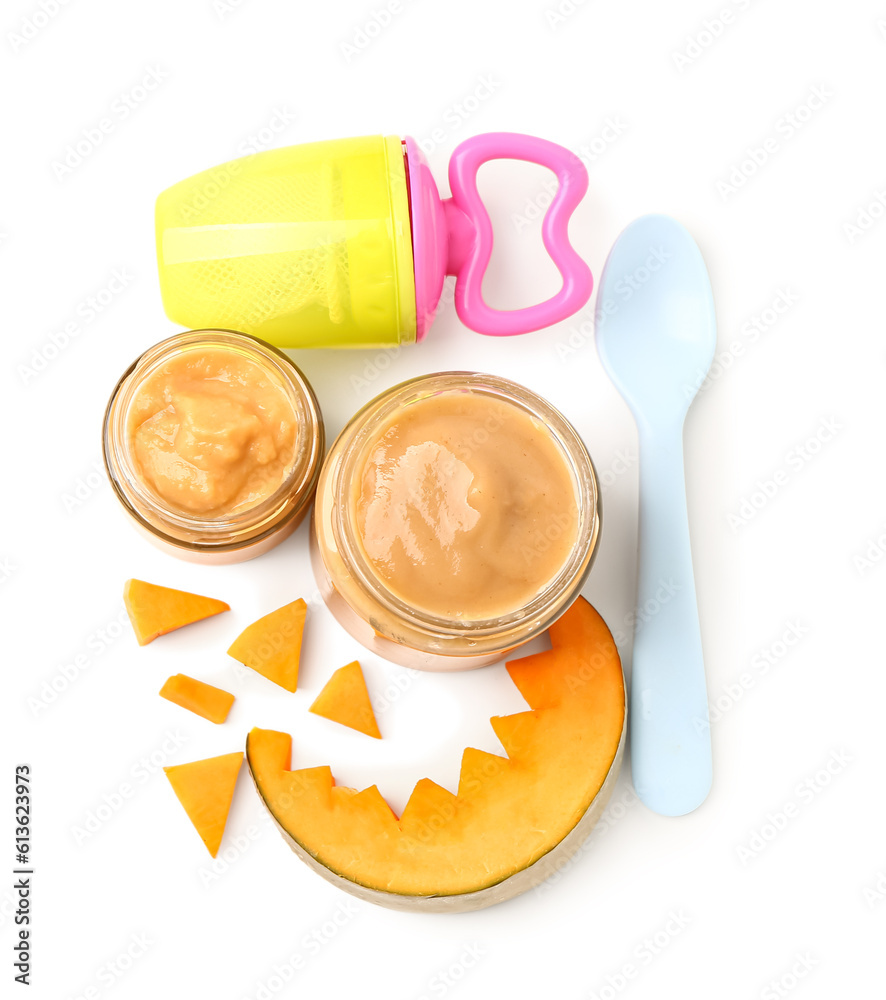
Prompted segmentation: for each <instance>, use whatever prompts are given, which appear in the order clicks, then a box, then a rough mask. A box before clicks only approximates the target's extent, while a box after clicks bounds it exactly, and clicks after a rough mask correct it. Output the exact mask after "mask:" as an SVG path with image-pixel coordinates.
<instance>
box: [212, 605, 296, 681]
mask: <svg viewBox="0 0 886 1000" xmlns="http://www.w3.org/2000/svg"><path fill="white" fill-rule="evenodd" d="M307 613H308V606H307V604H305V602H304V601H303V600H301V599H299V600H297V601H293V602H292V603H291V604H287V605H286V606H285V607H283V608H278V609H277V610H276V611H272V612H271V613H270V614H269V615H265V616H264V618H259V620H258V621H256V622H253V623H252V624H251V625H250V626H248V627H247V628H245V629H244V630H243V631H242V632H241V633H240V635H238V636H237V638H236V639H235V640H234V641H233V642H232V643H231V647H230V649H229V650H228V655H229V656H233V657H234V659H235V660H239V661H240V662H241V663H242V664H244V666H247V667H251V668H252V669H253V670H256V671H258V673H260V674H261V675H262V676H263V677H267V678H268V680H269V681H273V682H274V683H275V684H279V685H280V687H282V688H285V689H286V690H287V691H294V690H295V689H296V687H297V686H298V662H299V657H300V656H301V640H302V635H303V633H304V628H305V616H306V615H307Z"/></svg>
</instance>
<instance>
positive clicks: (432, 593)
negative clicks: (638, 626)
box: [352, 392, 578, 621]
mask: <svg viewBox="0 0 886 1000" xmlns="http://www.w3.org/2000/svg"><path fill="white" fill-rule="evenodd" d="M364 453H365V460H364V461H363V464H362V473H361V475H359V476H358V477H357V482H356V483H355V484H354V493H353V494H352V516H353V518H354V523H355V525H356V528H357V534H358V537H359V538H360V541H361V543H362V547H363V549H364V552H365V556H366V558H367V561H368V563H369V565H370V567H371V569H372V570H373V571H374V572H375V573H376V574H377V575H378V576H379V577H380V578H381V580H383V581H384V583H385V585H386V587H387V588H388V589H389V590H390V591H391V592H392V593H393V594H394V595H395V596H397V597H398V598H399V599H400V600H402V601H403V602H404V603H406V604H409V605H411V606H412V607H415V608H420V609H422V610H424V611H425V612H427V613H429V614H431V615H436V616H440V617H446V618H458V619H467V620H473V621H480V620H488V619H492V618H498V617H501V616H503V615H507V614H509V613H511V612H514V611H516V610H517V609H519V608H523V607H524V606H525V605H526V604H528V603H529V602H530V601H531V600H532V599H533V598H534V597H535V595H536V594H538V593H540V592H541V591H542V590H543V589H544V588H545V586H546V585H547V584H549V583H550V581H551V580H552V579H553V578H554V577H555V576H556V575H557V573H558V572H559V570H560V569H561V568H562V567H563V565H564V564H565V563H566V561H567V560H568V558H569V555H570V553H571V551H572V548H573V546H574V544H575V542H576V539H577V535H578V509H577V504H576V498H575V487H574V485H573V479H572V474H571V472H570V469H569V466H568V464H567V461H566V459H565V457H564V455H563V452H562V450H561V448H560V446H559V445H558V443H557V442H556V441H555V440H554V438H553V437H552V435H551V434H550V432H549V431H548V430H547V428H546V427H545V426H544V425H543V424H541V423H540V422H539V421H537V420H535V419H534V418H533V417H531V416H530V415H529V414H528V413H526V412H525V411H524V410H522V409H521V408H520V407H518V406H516V405H514V404H512V403H509V402H504V401H502V400H499V399H496V398H494V397H491V396H488V395H485V394H475V393H469V392H449V393H438V394H435V395H432V396H427V397H424V398H421V399H419V400H416V401H414V402H412V403H410V404H409V405H407V406H405V407H403V408H402V409H401V410H399V411H397V412H396V413H395V414H394V415H393V416H392V417H391V418H389V419H388V420H387V421H386V422H385V424H383V425H382V426H381V427H380V428H379V431H378V433H377V435H376V436H375V437H374V438H373V439H371V440H370V441H369V442H368V444H367V445H366V446H365V450H364Z"/></svg>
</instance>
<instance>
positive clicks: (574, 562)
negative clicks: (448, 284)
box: [311, 372, 601, 670]
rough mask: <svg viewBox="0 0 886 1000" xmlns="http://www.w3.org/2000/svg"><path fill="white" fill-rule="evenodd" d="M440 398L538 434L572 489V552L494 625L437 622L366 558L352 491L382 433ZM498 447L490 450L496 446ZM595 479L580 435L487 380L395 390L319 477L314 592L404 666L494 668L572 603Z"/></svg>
mask: <svg viewBox="0 0 886 1000" xmlns="http://www.w3.org/2000/svg"><path fill="white" fill-rule="evenodd" d="M445 393H471V394H479V395H480V396H485V397H489V398H490V403H491V405H497V406H499V407H500V406H501V405H502V404H509V405H511V406H514V407H517V408H518V409H519V410H521V411H522V413H523V414H525V415H527V416H528V417H529V418H530V419H531V420H532V422H533V425H534V426H535V427H543V428H544V429H545V430H546V431H547V432H548V434H549V435H550V438H551V439H552V440H553V442H554V444H555V446H556V452H558V453H559V455H560V457H561V458H562V460H563V462H564V464H565V466H566V468H567V469H568V474H569V477H570V479H571V481H572V486H573V490H574V497H575V508H576V513H577V518H576V531H575V537H574V544H573V545H572V546H571V549H570V550H569V553H568V555H567V557H566V558H565V561H564V562H563V563H562V565H561V566H560V568H559V571H558V572H556V573H555V574H554V576H553V577H552V578H549V579H548V580H547V581H546V582H544V585H543V586H540V589H538V590H537V591H536V592H535V593H534V594H533V596H532V597H531V599H529V600H528V601H527V602H526V603H524V604H523V605H522V606H521V607H518V608H516V609H513V610H511V611H510V612H509V613H507V614H503V615H501V616H499V617H496V618H472V617H470V615H460V616H458V617H455V618H453V617H440V616H439V615H434V614H431V613H428V612H425V611H423V610H419V609H417V608H416V607H414V606H413V605H412V604H411V603H410V602H409V601H408V600H406V599H404V595H403V594H402V593H401V595H400V596H398V595H397V594H396V593H394V592H393V591H392V589H391V587H390V586H389V584H388V583H387V582H386V581H385V579H383V578H382V576H381V575H380V574H379V573H377V572H376V571H375V569H374V568H373V565H372V562H371V560H370V559H369V558H368V556H367V554H366V551H365V550H364V547H363V544H362V541H361V537H360V534H359V528H358V524H357V516H356V513H355V511H356V503H357V501H356V500H355V485H354V484H357V483H361V482H362V475H363V469H364V466H365V464H366V461H367V455H368V452H369V449H370V448H372V446H373V444H374V442H377V441H378V439H379V433H380V428H385V427H386V426H389V425H390V424H391V421H392V419H394V420H395V419H396V415H397V414H398V413H400V412H401V411H403V410H405V408H407V407H409V406H410V405H411V404H413V403H416V402H418V401H421V400H426V399H429V397H432V396H436V395H438V394H445ZM494 446H495V443H494V442H493V447H494ZM600 519H601V511H600V496H599V488H598V484H597V477H596V473H595V470H594V466H593V463H592V461H591V458H590V455H589V454H588V452H587V449H586V448H585V446H584V443H583V442H582V440H581V438H580V437H579V435H578V433H577V432H576V431H575V429H574V428H573V427H572V425H571V424H570V423H569V422H568V421H567V420H566V418H565V417H564V416H563V415H562V414H561V413H560V412H559V411H557V410H556V409H554V407H553V406H551V405H550V404H549V403H547V402H545V400H543V399H541V398H540V397H539V396H537V395H535V393H533V392H530V390H528V389H526V388H524V387H522V386H520V385H517V384H516V383H514V382H510V381H508V380H506V379H503V378H498V377H496V376H492V375H483V374H478V373H473V372H444V373H440V374H435V375H427V376H421V377H419V378H415V379H411V380H410V381H408V382H404V383H402V384H400V385H397V386H394V387H393V388H392V389H389V390H388V391H387V392H384V393H382V394H381V395H379V396H377V397H376V398H375V399H374V400H372V401H371V402H370V403H368V404H367V405H366V406H365V407H363V409H362V410H360V411H359V412H358V413H357V414H356V415H355V416H354V417H353V418H352V420H351V421H350V423H349V424H348V425H347V426H346V427H345V429H344V430H343V431H342V432H341V434H340V435H339V437H338V438H337V440H336V441H335V443H334V444H333V446H332V448H331V449H330V451H329V454H328V455H327V458H326V461H325V462H324V464H323V468H322V470H321V473H320V480H319V483H318V486H317V496H316V502H315V505H314V514H313V521H312V531H311V561H312V565H313V569H314V575H315V577H316V579H317V583H318V587H319V589H320V593H321V594H322V595H323V597H324V599H325V601H326V604H327V606H328V607H329V609H330V611H331V612H332V613H333V615H334V616H335V617H336V619H337V620H338V621H339V623H340V624H341V625H343V626H344V628H345V629H346V630H347V631H348V632H350V634H351V635H352V636H353V637H354V638H355V639H357V640H358V641H359V642H361V643H362V644H363V645H364V646H366V647H367V648H368V649H370V650H371V651H373V652H376V653H378V654H380V655H381V656H384V657H386V658H387V659H389V660H392V661H393V662H395V663H399V664H401V665H403V666H407V667H413V668H418V669H426V670H464V669H470V668H473V667H482V666H485V665H487V664H489V663H493V662H496V661H497V660H500V659H501V658H502V657H503V656H504V655H505V654H507V653H508V652H510V651H511V650H513V649H514V648H515V647H517V646H520V645H522V644H523V643H525V642H528V641H529V640H530V639H532V638H533V637H534V636H536V635H538V634H540V633H541V632H543V631H544V630H545V629H546V628H548V626H549V625H551V623H552V622H553V621H554V620H555V619H556V618H558V617H559V616H560V614H561V613H562V612H564V611H565V610H566V609H567V608H568V607H569V606H570V605H571V604H572V602H573V601H574V600H575V598H576V597H578V595H579V592H580V590H581V587H582V585H583V584H584V582H585V580H586V578H587V575H588V573H589V571H590V569H591V565H592V563H593V560H594V556H595V554H596V550H597V542H598V538H599V533H600V523H601V520H600Z"/></svg>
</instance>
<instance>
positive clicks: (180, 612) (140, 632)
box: [123, 580, 231, 646]
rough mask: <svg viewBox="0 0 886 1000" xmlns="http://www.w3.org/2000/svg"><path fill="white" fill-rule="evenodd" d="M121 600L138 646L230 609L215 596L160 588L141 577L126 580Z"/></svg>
mask: <svg viewBox="0 0 886 1000" xmlns="http://www.w3.org/2000/svg"><path fill="white" fill-rule="evenodd" d="M123 603H124V604H125V605H126V612H127V614H128V615H129V620H130V621H131V622H132V628H133V630H134V631H135V637H136V639H138V644H139V646H146V645H147V644H148V643H149V642H152V641H153V640H154V639H156V638H157V636H158V635H165V634H166V633H167V632H172V631H174V630H175V629H177V628H181V627H182V626H183V625H190V624H191V623H192V622H199V621H202V619H204V618H211V617H212V615H217V614H220V613H221V612H222V611H230V610H231V606H230V605H229V604H225V602H224V601H217V600H216V599H215V598H214V597H201V596H200V594H189V593H188V592H187V591H185V590H174V589H173V588H172V587H160V586H158V585H157V584H155V583H145V581H144V580H127V581H126V585H125V586H124V588H123Z"/></svg>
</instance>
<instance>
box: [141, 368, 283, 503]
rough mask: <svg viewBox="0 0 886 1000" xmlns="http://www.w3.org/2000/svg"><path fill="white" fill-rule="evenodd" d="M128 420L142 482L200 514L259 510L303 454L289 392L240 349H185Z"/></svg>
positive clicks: (150, 382) (159, 373) (158, 374)
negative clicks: (300, 448)
mask: <svg viewBox="0 0 886 1000" xmlns="http://www.w3.org/2000/svg"><path fill="white" fill-rule="evenodd" d="M128 423H129V433H130V435H131V444H132V453H133V456H134V461H135V466H136V469H137V471H138V473H139V475H140V477H141V478H142V480H143V481H144V482H145V483H146V484H147V485H148V486H149V487H150V488H151V489H152V490H153V491H154V492H155V493H156V494H157V495H158V496H159V497H160V498H161V499H162V500H163V501H165V502H166V503H167V504H168V505H169V506H170V507H172V508H174V509H177V510H181V511H183V512H185V513H187V514H190V515H196V516H198V517H219V516H224V515H230V514H236V513H239V512H241V511H244V510H249V509H250V508H252V507H255V506H256V505H258V504H259V503H261V502H262V501H263V500H265V499H267V498H268V497H269V496H271V495H272V494H273V493H274V492H275V491H276V490H277V489H278V488H279V487H280V485H281V484H282V483H283V480H284V478H285V476H286V474H287V472H288V470H289V469H290V468H291V466H292V463H293V459H294V457H295V454H296V442H297V432H298V427H297V417H296V413H295V411H294V409H293V405H292V402H291V400H290V399H289V397H288V395H287V393H286V391H285V389H284V388H283V386H282V385H280V384H279V383H278V382H276V381H274V380H273V378H272V377H271V376H270V375H269V374H268V373H267V372H266V371H264V370H263V369H262V368H261V367H260V366H259V365H258V364H256V363H255V362H254V361H251V360H250V359H249V358H246V357H244V356H242V355H241V354H239V353H238V352H237V351H234V350H225V349H223V348H207V349H199V350H191V351H185V352H183V353H181V354H180V355H178V356H176V357H174V358H172V359H171V360H169V361H167V362H165V363H164V364H163V365H161V366H160V367H159V368H158V369H157V370H156V371H154V372H153V373H152V374H151V375H150V376H149V377H148V378H147V379H146V380H145V382H144V383H143V384H142V385H141V387H140V388H139V390H138V392H137V394H136V395H135V397H134V399H133V402H132V407H131V409H130V412H129V418H128Z"/></svg>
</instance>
